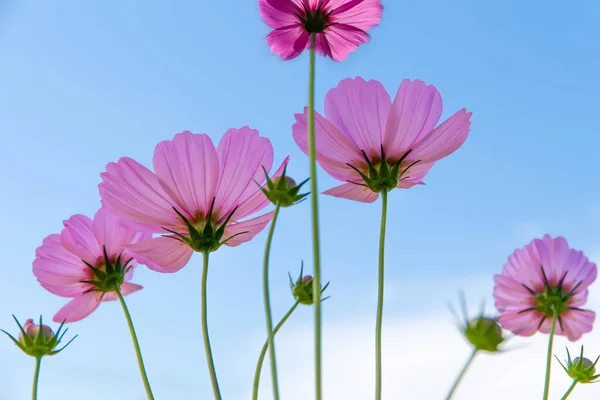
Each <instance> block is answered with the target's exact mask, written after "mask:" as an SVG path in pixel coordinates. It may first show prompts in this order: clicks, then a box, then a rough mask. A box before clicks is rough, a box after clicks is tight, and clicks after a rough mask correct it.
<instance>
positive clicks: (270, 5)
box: [258, 0, 302, 29]
mask: <svg viewBox="0 0 600 400" xmlns="http://www.w3.org/2000/svg"><path fill="white" fill-rule="evenodd" d="M258 12H259V14H260V18H261V19H262V20H263V22H264V23H265V24H266V25H267V26H268V27H270V28H273V29H277V28H282V27H284V26H289V25H293V24H296V23H300V19H299V18H298V14H299V13H300V12H302V10H301V9H300V7H298V4H297V3H295V2H294V1H290V0H259V1H258Z"/></svg>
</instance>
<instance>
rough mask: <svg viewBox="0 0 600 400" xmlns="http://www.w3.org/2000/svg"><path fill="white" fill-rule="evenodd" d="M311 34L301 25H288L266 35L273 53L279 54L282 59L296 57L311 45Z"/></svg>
mask: <svg viewBox="0 0 600 400" xmlns="http://www.w3.org/2000/svg"><path fill="white" fill-rule="evenodd" d="M309 39H310V35H309V34H308V33H307V32H306V30H305V29H304V28H303V27H302V26H301V25H297V24H296V25H288V26H285V27H281V28H278V29H275V30H274V31H272V32H271V33H269V34H268V35H267V37H266V39H265V40H266V42H267V44H268V45H269V47H270V48H271V53H272V54H277V55H278V56H279V58H281V59H282V60H291V59H293V58H296V57H298V56H299V55H300V53H302V51H304V49H305V48H306V46H307V45H309V44H310V43H309Z"/></svg>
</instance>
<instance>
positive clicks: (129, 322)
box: [115, 288, 154, 400]
mask: <svg viewBox="0 0 600 400" xmlns="http://www.w3.org/2000/svg"><path fill="white" fill-rule="evenodd" d="M115 292H116V293H117V296H118V297H119V301H120V302H121V306H122V307H123V313H124V314H125V319H126V320H127V325H128V326H129V332H130V333H131V339H132V340H133V347H134V348H135V355H136V356H137V362H138V366H139V367H140V374H141V375H142V380H143V381H144V388H145V389H146V395H147V396H148V399H149V400H154V395H153V394H152V389H151V388H150V382H149V381H148V375H147V374H146V367H144V359H143V358H142V350H140V344H139V342H138V338H137V335H136V334H135V328H134V327H133V321H132V320H131V314H129V309H128V308H127V304H125V299H124V298H123V295H122V294H121V291H120V290H119V289H118V288H117V289H116V290H115Z"/></svg>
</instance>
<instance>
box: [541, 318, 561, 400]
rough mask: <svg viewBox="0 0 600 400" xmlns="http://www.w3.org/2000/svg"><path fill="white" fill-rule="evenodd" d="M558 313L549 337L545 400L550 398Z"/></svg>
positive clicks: (553, 320)
mask: <svg viewBox="0 0 600 400" xmlns="http://www.w3.org/2000/svg"><path fill="white" fill-rule="evenodd" d="M557 319H558V314H556V313H554V316H553V317H552V326H551V327H550V338H548V354H547V355H546V381H545V382H544V397H543V399H544V400H548V394H549V390H550V367H551V365H552V343H554V331H555V330H556V321H557Z"/></svg>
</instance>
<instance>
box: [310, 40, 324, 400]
mask: <svg viewBox="0 0 600 400" xmlns="http://www.w3.org/2000/svg"><path fill="white" fill-rule="evenodd" d="M315 37H316V36H315V34H314V33H311V35H310V66H309V74H308V152H309V157H310V202H311V208H312V228H313V229H312V230H313V231H312V236H313V265H314V276H313V304H314V305H315V391H316V393H315V394H316V397H315V400H321V398H322V383H321V375H322V372H321V368H322V366H321V358H322V357H321V255H320V249H319V203H318V191H317V161H316V145H315Z"/></svg>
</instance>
